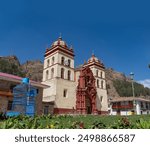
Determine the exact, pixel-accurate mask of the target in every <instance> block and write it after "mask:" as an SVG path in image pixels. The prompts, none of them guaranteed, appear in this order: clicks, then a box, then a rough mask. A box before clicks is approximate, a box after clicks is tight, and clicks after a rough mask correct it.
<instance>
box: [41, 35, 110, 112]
mask: <svg viewBox="0 0 150 146" xmlns="http://www.w3.org/2000/svg"><path fill="white" fill-rule="evenodd" d="M74 56H75V54H74V50H73V49H72V48H69V47H68V46H67V44H66V42H65V41H63V40H62V38H61V37H59V38H58V40H57V41H55V42H53V44H52V45H51V47H50V48H47V49H46V52H45V55H44V69H43V81H42V83H43V84H46V85H48V86H50V87H49V88H46V89H44V91H43V107H44V113H45V114H49V113H50V114H107V112H108V103H107V90H106V80H105V66H104V64H103V63H101V61H100V60H99V59H98V58H97V57H95V55H94V54H93V55H92V57H91V58H90V59H89V60H88V61H87V62H85V63H84V64H83V65H82V66H80V67H79V68H75V66H74Z"/></svg>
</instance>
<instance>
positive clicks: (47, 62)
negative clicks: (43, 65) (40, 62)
mask: <svg viewBox="0 0 150 146" xmlns="http://www.w3.org/2000/svg"><path fill="white" fill-rule="evenodd" d="M47 67H49V59H48V60H47Z"/></svg>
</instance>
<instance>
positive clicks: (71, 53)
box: [44, 45, 75, 57]
mask: <svg viewBox="0 0 150 146" xmlns="http://www.w3.org/2000/svg"><path fill="white" fill-rule="evenodd" d="M56 51H62V52H64V53H66V54H68V55H70V56H72V57H74V56H75V55H74V52H73V51H72V50H69V49H67V48H63V47H61V46H59V45H58V46H55V47H54V48H51V49H50V50H47V51H46V52H45V55H44V57H47V56H49V55H50V54H52V53H54V52H56Z"/></svg>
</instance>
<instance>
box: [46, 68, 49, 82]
mask: <svg viewBox="0 0 150 146" xmlns="http://www.w3.org/2000/svg"><path fill="white" fill-rule="evenodd" d="M48 76H49V71H48V70H47V71H46V80H48Z"/></svg>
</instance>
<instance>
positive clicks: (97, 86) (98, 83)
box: [97, 80, 99, 88]
mask: <svg viewBox="0 0 150 146" xmlns="http://www.w3.org/2000/svg"><path fill="white" fill-rule="evenodd" d="M97 88H99V80H97Z"/></svg>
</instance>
